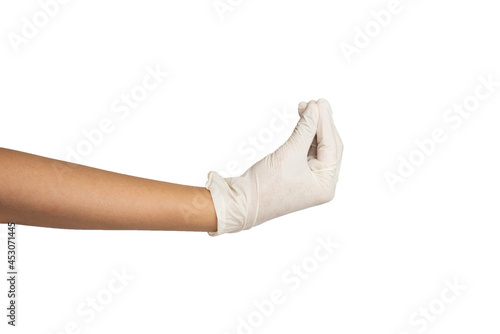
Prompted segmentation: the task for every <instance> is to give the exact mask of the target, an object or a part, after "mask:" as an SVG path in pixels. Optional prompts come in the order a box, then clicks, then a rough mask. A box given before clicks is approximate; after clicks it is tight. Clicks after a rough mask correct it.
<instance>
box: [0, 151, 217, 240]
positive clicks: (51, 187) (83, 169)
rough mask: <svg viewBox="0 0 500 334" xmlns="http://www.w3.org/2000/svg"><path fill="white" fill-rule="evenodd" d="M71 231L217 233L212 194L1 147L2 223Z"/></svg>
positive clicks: (0, 206)
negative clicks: (116, 230) (11, 222)
mask: <svg viewBox="0 0 500 334" xmlns="http://www.w3.org/2000/svg"><path fill="white" fill-rule="evenodd" d="M9 221H14V222H16V223H17V224H22V225H33V226H45V227H56V228H70V229H104V230H108V229H126V230H177V231H207V232H213V231H216V229H217V217H216V214H215V210H214V207H213V203H212V198H211V195H210V192H209V191H208V190H207V189H205V188H202V187H192V186H185V185H179V184H173V183H167V182H161V181H155V180H150V179H144V178H139V177H134V176H129V175H124V174H118V173H113V172H109V171H104V170H101V169H96V168H91V167H87V166H83V165H77V164H73V163H69V162H63V161H59V160H54V159H49V158H45V157H41V156H37V155H32V154H28V153H24V152H19V151H14V150H9V149H4V148H0V222H2V223H6V222H9Z"/></svg>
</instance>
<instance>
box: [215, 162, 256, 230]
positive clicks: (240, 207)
mask: <svg viewBox="0 0 500 334" xmlns="http://www.w3.org/2000/svg"><path fill="white" fill-rule="evenodd" d="M205 188H207V189H208V190H209V191H210V194H211V195H212V201H213V202H214V207H215V213H216V215H217V231H216V232H208V234H209V235H210V236H217V235H221V234H224V233H234V232H239V231H241V230H243V229H248V228H250V227H251V226H249V227H246V228H245V222H246V221H247V203H246V198H245V196H241V195H238V194H237V192H236V191H235V189H232V188H231V187H230V186H229V184H228V182H227V180H226V179H224V178H223V177H222V176H220V174H219V173H217V172H214V171H211V172H210V173H208V180H207V183H206V184H205Z"/></svg>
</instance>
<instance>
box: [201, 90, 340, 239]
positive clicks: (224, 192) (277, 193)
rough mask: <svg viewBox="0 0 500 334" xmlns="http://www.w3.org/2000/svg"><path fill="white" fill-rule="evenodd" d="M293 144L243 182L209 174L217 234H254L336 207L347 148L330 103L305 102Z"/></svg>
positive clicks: (252, 170)
mask: <svg viewBox="0 0 500 334" xmlns="http://www.w3.org/2000/svg"><path fill="white" fill-rule="evenodd" d="M299 115H300V119H299V122H298V123H297V126H296V127H295V129H294V131H293V133H292V135H291V136H290V138H289V139H288V140H287V141H286V142H285V143H284V144H283V145H282V146H281V147H279V148H278V149H277V150H276V151H275V152H274V153H272V154H270V155H268V156H266V157H265V158H263V159H262V160H260V161H259V162H257V163H256V164H255V165H253V166H252V167H250V168H249V169H248V170H247V171H246V172H245V173H244V174H243V175H241V176H239V177H230V178H226V179H224V178H222V177H221V176H220V175H219V174H218V173H216V172H210V173H209V175H208V181H207V185H206V188H207V189H208V190H210V193H211V195H212V199H213V202H214V206H215V211H216V213H217V228H218V230H217V232H209V234H210V235H213V236H215V235H220V234H223V233H230V232H238V231H241V230H246V229H250V228H252V227H254V226H257V225H259V224H262V223H263V222H265V221H268V220H271V219H273V218H276V217H279V216H283V215H285V214H288V213H291V212H294V211H298V210H302V209H305V208H308V207H311V206H315V205H319V204H323V203H326V202H329V201H331V200H332V199H333V198H334V196H335V188H336V184H337V180H338V175H339V171H340V163H341V160H342V151H343V144H342V141H341V139H340V136H339V134H338V132H337V129H336V128H335V125H334V124H333V119H332V109H331V107H330V104H329V103H328V101H326V100H324V99H320V100H318V101H310V102H309V103H307V104H306V103H305V102H302V103H300V104H299Z"/></svg>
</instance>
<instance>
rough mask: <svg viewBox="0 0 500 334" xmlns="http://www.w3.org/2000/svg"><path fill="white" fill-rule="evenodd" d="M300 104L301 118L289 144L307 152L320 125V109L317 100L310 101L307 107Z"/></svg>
mask: <svg viewBox="0 0 500 334" xmlns="http://www.w3.org/2000/svg"><path fill="white" fill-rule="evenodd" d="M301 107H303V105H302V106H299V115H300V119H299V121H298V123H297V126H296V127H295V129H294V130H293V133H292V135H291V136H290V138H289V139H288V141H287V145H293V146H294V147H297V148H298V149H299V150H302V151H303V152H304V156H305V155H306V154H307V152H308V150H309V148H310V146H311V143H312V142H313V139H314V136H315V135H316V130H317V126H318V119H319V110H318V106H317V105H316V101H310V102H309V103H308V104H307V107H306V108H305V109H301Z"/></svg>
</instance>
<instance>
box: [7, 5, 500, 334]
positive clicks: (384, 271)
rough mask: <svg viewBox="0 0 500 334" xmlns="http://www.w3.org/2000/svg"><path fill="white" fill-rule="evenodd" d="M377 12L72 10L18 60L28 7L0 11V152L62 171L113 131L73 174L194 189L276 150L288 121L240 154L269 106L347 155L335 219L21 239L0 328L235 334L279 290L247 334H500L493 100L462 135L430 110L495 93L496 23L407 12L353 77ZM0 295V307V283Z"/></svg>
mask: <svg viewBox="0 0 500 334" xmlns="http://www.w3.org/2000/svg"><path fill="white" fill-rule="evenodd" d="M233 3H236V1H233ZM388 3H389V1H336V2H332V1H319V0H309V1H285V0H281V1H262V0H244V1H242V2H241V3H240V4H235V5H234V6H233V10H232V11H228V12H226V13H225V15H223V18H224V19H221V17H220V16H219V15H218V13H217V11H216V10H215V9H214V7H213V3H212V2H211V0H204V1H183V2H181V1H170V2H163V3H162V2H158V1H152V0H149V1H147V0H146V1H123V0H122V1H118V0H115V1H105V2H102V1H79V0H73V1H70V2H69V3H68V4H64V5H60V8H59V11H58V12H57V13H56V15H54V17H52V18H50V19H49V22H48V24H47V25H46V26H45V27H42V28H40V29H39V31H38V33H37V34H36V35H35V36H34V37H32V38H30V39H28V41H27V43H25V44H22V45H20V46H19V50H18V51H19V52H15V48H14V47H13V45H12V43H11V42H10V41H9V37H8V36H12V34H21V30H22V27H23V24H24V23H23V22H24V21H23V17H26V18H28V19H29V20H30V21H33V19H32V17H33V15H35V14H36V13H37V12H39V11H40V10H41V7H40V4H39V3H38V2H37V1H35V0H23V1H15V2H8V3H7V2H6V1H3V2H2V3H1V5H0V29H1V35H2V42H1V43H0V97H1V98H0V113H1V118H0V125H1V131H0V145H1V146H2V147H6V148H11V149H16V150H20V151H25V152H29V153H34V154H38V155H42V156H47V157H52V158H56V159H63V160H64V159H66V155H67V147H68V146H70V147H75V146H76V145H77V144H78V143H79V142H81V141H82V140H85V137H84V136H83V134H82V131H84V130H87V131H89V130H91V129H93V128H96V127H97V125H98V124H99V122H100V121H101V120H102V119H104V118H111V119H113V121H114V122H115V123H114V124H115V128H114V130H113V131H112V133H109V134H106V135H105V137H104V139H103V141H102V143H100V144H99V145H96V146H94V147H93V149H92V152H91V153H90V154H88V156H86V157H85V158H84V161H83V164H85V165H89V166H93V167H97V168H102V169H106V170H111V171H115V172H120V173H125V174H131V175H136V176H141V177H148V178H152V179H158V180H164V181H170V182H176V183H182V184H189V185H197V186H203V185H204V183H205V181H206V174H207V173H208V171H210V170H217V171H224V170H226V169H227V163H228V162H229V161H231V160H235V161H239V163H240V164H241V166H243V168H244V169H246V168H248V167H249V166H251V165H252V164H253V163H254V162H256V161H257V160H258V159H259V158H260V157H262V156H264V155H266V154H267V153H269V152H272V151H273V150H274V149H276V148H277V147H278V146H279V145H281V143H282V142H283V141H284V140H285V139H286V138H287V137H288V135H289V134H290V133H291V131H292V130H293V128H294V126H295V124H294V123H295V122H296V121H297V119H298V116H297V117H296V119H295V120H291V121H290V122H289V123H287V124H286V126H285V128H284V130H283V131H281V132H278V133H275V135H274V138H273V140H272V141H270V142H268V143H266V144H265V145H264V148H263V149H262V150H259V152H258V153H259V156H258V157H255V158H254V159H247V156H242V155H241V153H240V152H239V151H238V149H237V148H238V146H239V145H242V144H245V143H246V141H247V139H248V137H249V136H256V135H258V134H259V133H260V132H261V130H262V129H264V128H266V127H268V125H269V124H270V121H271V119H272V118H273V115H275V114H274V112H273V110H275V109H278V110H284V108H285V109H287V110H289V111H291V110H296V105H297V104H298V103H299V102H300V101H309V100H311V99H318V98H320V97H324V98H326V99H328V100H329V101H330V102H331V104H332V106H333V109H334V115H333V117H334V120H335V123H336V125H337V128H338V130H339V132H340V134H341V137H342V139H343V141H344V146H345V150H344V157H343V164H342V170H341V173H340V180H339V183H338V186H337V194H336V198H335V199H334V200H333V201H332V202H330V203H328V204H325V205H322V206H319V207H315V208H310V209H307V210H304V211H301V212H297V213H294V214H290V215H287V216H284V217H281V218H278V219H275V220H273V221H271V222H268V223H266V224H264V225H262V226H260V227H257V228H255V229H253V230H250V231H246V232H242V233H238V234H233V235H224V236H221V237H216V238H212V237H209V236H208V235H207V234H206V233H187V232H148V231H69V230H55V229H46V228H36V227H26V226H19V227H18V232H19V247H20V248H19V256H20V259H19V271H20V280H19V287H18V288H19V299H18V302H19V307H20V309H19V310H18V311H19V314H18V316H19V318H18V322H19V326H18V327H17V328H16V329H14V330H13V329H12V328H10V326H7V325H6V324H5V323H6V318H5V313H6V311H5V307H4V306H2V307H1V309H2V310H4V311H2V312H1V313H2V314H1V319H3V320H2V324H1V325H0V327H1V328H2V329H1V332H2V333H4V332H5V333H11V332H19V333H44V334H45V333H47V334H48V333H64V331H65V327H66V326H67V325H68V324H71V323H72V322H75V323H76V324H77V325H78V329H79V331H80V333H109V332H113V333H138V332H144V333H214V334H215V333H221V334H222V333H224V332H227V333H230V334H233V333H238V321H239V320H238V318H239V317H241V318H242V319H248V317H249V315H251V314H252V312H255V310H256V307H255V306H254V302H255V301H262V300H264V299H268V298H269V296H270V293H271V291H273V289H279V290H281V291H283V292H284V293H285V294H286V300H285V302H284V303H282V304H280V305H276V306H275V310H274V312H273V313H272V314H271V315H270V316H266V317H265V318H264V320H263V321H262V324H260V326H258V327H256V328H254V327H252V328H251V330H252V331H253V332H254V333H263V334H264V333H384V334H386V333H394V334H398V333H401V332H404V331H406V332H408V333H412V334H413V333H420V332H428V333H472V332H483V333H494V332H498V331H499V330H500V324H499V323H498V314H499V312H500V303H499V298H500V287H499V282H500V271H499V270H498V263H499V259H498V257H499V256H498V255H499V254H500V243H499V242H498V240H499V237H500V233H499V228H498V224H499V214H498V199H499V198H498V197H499V196H498V189H499V187H500V178H499V176H498V170H499V169H500V162H499V159H498V144H499V142H500V141H499V139H500V135H499V131H498V124H499V122H500V116H499V107H500V97H499V95H500V88H499V87H497V88H496V91H495V93H493V94H491V96H490V97H489V98H488V99H486V100H485V101H481V102H480V106H479V107H478V108H477V110H475V111H474V112H472V113H471V115H470V117H469V118H467V119H464V120H463V122H462V123H461V124H460V126H459V127H458V128H456V129H454V128H452V127H451V126H450V125H451V123H447V122H445V121H444V120H443V115H444V114H445V112H446V110H447V109H448V108H451V107H453V105H454V104H457V103H462V101H463V100H464V98H466V97H467V96H470V95H473V94H474V92H475V89H476V87H477V86H478V85H479V84H480V82H479V79H478V77H479V76H484V77H488V75H492V77H493V78H494V79H496V80H497V81H499V80H500V69H499V59H500V44H499V42H500V41H499V38H498V31H500V21H499V20H498V12H499V11H498V9H499V8H498V7H497V4H496V2H494V1H491V0H474V1H451V0H446V1H444V0H441V1H429V0H419V1H409V0H401V11H400V13H398V14H395V15H393V17H392V20H391V22H390V23H389V25H388V26H387V27H384V28H382V29H381V31H380V33H379V34H378V35H377V36H375V37H373V38H371V43H370V44H369V45H368V46H367V47H365V48H361V49H360V52H359V54H356V55H354V56H353V57H352V61H351V62H350V63H348V61H347V59H346V57H345V56H344V55H343V53H342V51H341V47H340V45H341V43H342V42H346V43H350V44H352V43H353V40H354V38H355V36H356V30H355V28H356V27H359V28H360V29H363V28H364V27H365V25H366V24H367V23H369V22H370V21H373V17H372V16H371V15H370V12H371V11H372V10H375V11H380V10H382V9H385V8H387V6H388ZM9 33H10V35H9ZM147 66H150V67H152V68H155V67H156V66H160V68H161V69H162V70H164V71H168V72H169V76H168V78H166V79H165V80H164V82H163V83H162V84H161V85H160V86H159V87H158V88H157V89H155V90H154V91H152V92H150V94H149V95H148V96H147V98H146V99H145V100H144V101H143V102H141V103H140V106H139V107H137V108H136V109H134V110H132V111H131V113H130V115H129V116H128V117H127V118H126V119H123V120H120V119H119V118H118V117H117V114H115V113H114V112H113V111H112V109H111V107H110V106H111V104H112V103H113V101H114V100H116V99H117V98H119V97H120V95H121V94H122V93H130V91H131V89H132V88H133V87H135V86H136V85H138V84H140V83H141V82H142V79H143V78H144V76H145V75H146V74H147V72H146V70H145V68H146V67H147ZM435 128H442V129H443V130H444V131H445V132H446V135H447V140H446V141H445V142H444V143H441V144H438V145H436V147H435V149H434V152H433V153H432V154H431V155H430V156H428V157H427V158H426V159H425V161H424V162H423V164H422V165H421V166H418V167H416V168H415V171H414V172H413V174H412V175H410V176H409V177H407V178H405V182H404V183H401V184H398V185H397V186H396V189H395V190H394V191H391V188H390V187H389V185H388V183H387V182H386V179H385V176H384V174H385V173H386V172H393V173H395V172H396V171H397V168H398V164H399V160H398V157H399V156H402V157H406V158H408V157H409V156H410V154H412V152H414V151H415V150H416V149H417V146H416V144H415V140H423V139H425V138H430V136H431V133H432V131H433V129H435ZM0 187H1V185H0ZM2 231H3V232H2V233H5V226H3V227H2ZM328 236H329V237H331V238H332V239H333V240H336V241H338V242H339V243H340V247H339V248H338V249H337V250H336V251H335V253H334V254H333V255H331V256H330V257H329V258H328V259H327V260H325V261H323V262H321V263H319V265H318V268H314V269H315V270H311V271H312V272H311V273H310V274H309V277H308V278H307V279H303V280H302V281H301V286H300V288H299V289H297V290H295V291H293V290H292V289H291V285H290V284H288V283H286V282H285V281H283V279H282V276H283V275H286V274H287V271H288V270H289V269H290V268H291V266H292V265H293V264H297V265H300V264H301V263H302V262H303V261H304V260H306V262H307V259H308V258H309V257H310V256H311V255H312V254H313V251H314V249H315V247H317V245H318V242H317V241H316V238H318V237H320V238H324V239H325V238H327V237H328ZM0 241H1V242H2V245H1V246H2V251H1V253H2V254H4V255H0V258H1V259H2V262H3V261H5V258H6V255H5V252H6V251H5V241H4V240H2V239H0ZM309 260H310V258H309ZM309 263H310V262H309ZM2 268H5V266H4V265H2ZM122 268H124V270H125V271H126V272H127V273H128V274H129V275H131V276H133V277H134V278H133V279H132V280H131V281H130V282H129V283H128V285H127V286H126V287H125V288H124V289H123V291H122V292H120V293H117V294H114V295H112V300H111V301H110V302H109V304H107V305H105V306H104V309H103V311H102V312H96V316H95V318H94V319H93V320H91V321H90V322H88V321H87V320H88V317H84V316H81V315H80V314H79V313H78V312H77V308H78V307H79V305H82V303H85V302H86V300H87V298H90V297H96V296H97V295H98V294H99V293H101V294H105V292H102V291H103V290H102V289H106V288H107V286H108V283H109V282H110V280H112V278H113V273H112V272H113V270H116V271H121V270H122ZM2 270H4V269H2ZM2 277H3V275H2ZM445 280H450V281H452V282H453V281H454V280H457V281H458V282H459V283H460V284H461V285H463V286H465V287H466V288H465V289H464V290H463V291H462V292H461V293H460V295H459V296H458V297H457V298H455V301H454V302H452V303H449V304H445V309H444V311H443V312H442V313H441V314H439V315H437V316H435V319H434V318H433V321H427V325H428V326H427V327H426V328H425V330H422V329H423V327H424V326H423V325H422V322H420V325H418V326H417V325H415V324H412V323H411V322H410V320H409V319H410V318H411V317H412V315H413V316H414V312H419V309H420V308H429V306H430V304H432V305H434V307H437V306H439V305H440V304H439V298H440V296H441V291H442V290H443V289H445V288H446V283H445ZM0 288H1V289H2V290H1V291H0V295H1V296H2V300H1V301H0V303H1V305H6V302H7V298H6V290H7V287H6V284H5V280H4V279H2V284H0ZM102 296H104V295H102ZM450 296H451V295H450ZM441 305H442V304H441ZM419 319H423V318H421V317H420V318H419ZM421 321H422V320H421ZM425 322H426V321H424V323H425ZM419 330H420V331H419ZM75 332H78V331H75ZM239 332H241V333H244V332H245V331H242V330H240V331H239ZM247 332H249V331H248V329H247ZM66 333H71V331H66Z"/></svg>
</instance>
